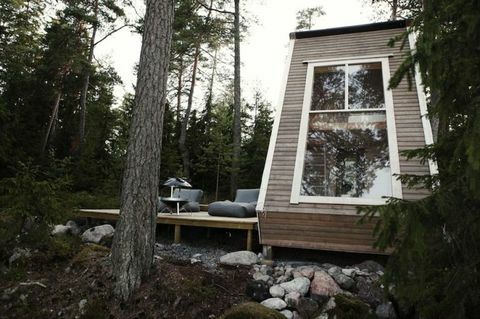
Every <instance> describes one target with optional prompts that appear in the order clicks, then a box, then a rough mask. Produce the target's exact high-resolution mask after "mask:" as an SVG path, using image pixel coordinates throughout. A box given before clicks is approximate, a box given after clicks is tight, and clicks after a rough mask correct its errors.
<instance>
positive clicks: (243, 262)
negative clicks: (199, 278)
mask: <svg viewBox="0 0 480 319" xmlns="http://www.w3.org/2000/svg"><path fill="white" fill-rule="evenodd" d="M257 262H258V256H257V255H256V254H255V253H253V252H251V251H248V250H241V251H235V252H233V253H229V254H226V255H223V256H222V257H220V263H221V264H223V265H228V266H251V265H253V264H256V263H257Z"/></svg>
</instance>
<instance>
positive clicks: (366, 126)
mask: <svg viewBox="0 0 480 319" xmlns="http://www.w3.org/2000/svg"><path fill="white" fill-rule="evenodd" d="M306 148H307V149H306V152H305V163H304V171H303V176H302V187H301V190H300V195H303V196H329V197H360V198H380V197H381V196H391V195H392V185H391V173H390V162H389V155H388V140H387V126H386V117H385V112H355V113H353V112H348V113H343V112H342V113H317V114H310V120H309V130H308V136H307V146H306Z"/></svg>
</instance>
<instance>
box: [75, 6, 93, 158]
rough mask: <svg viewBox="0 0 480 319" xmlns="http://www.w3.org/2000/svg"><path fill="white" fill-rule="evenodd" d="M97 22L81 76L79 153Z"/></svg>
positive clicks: (80, 151)
mask: <svg viewBox="0 0 480 319" xmlns="http://www.w3.org/2000/svg"><path fill="white" fill-rule="evenodd" d="M94 15H95V20H97V19H98V0H96V1H95V8H94ZM97 28H98V23H97V21H95V22H94V23H93V30H92V37H91V38H90V47H89V49H88V60H87V67H86V69H85V75H84V78H83V85H82V92H81V95H80V129H79V134H78V136H79V149H78V153H79V154H81V153H82V150H83V145H84V144H85V125H86V120H87V92H88V86H89V84H90V67H91V65H92V61H93V50H94V49H95V38H96V35H97Z"/></svg>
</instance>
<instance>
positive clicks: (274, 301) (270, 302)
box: [260, 298, 287, 310]
mask: <svg viewBox="0 0 480 319" xmlns="http://www.w3.org/2000/svg"><path fill="white" fill-rule="evenodd" d="M260 304H261V305H263V306H265V307H267V308H270V309H275V310H282V309H285V308H287V303H286V302H285V301H283V300H282V299H280V298H269V299H267V300H264V301H262V302H261V303H260Z"/></svg>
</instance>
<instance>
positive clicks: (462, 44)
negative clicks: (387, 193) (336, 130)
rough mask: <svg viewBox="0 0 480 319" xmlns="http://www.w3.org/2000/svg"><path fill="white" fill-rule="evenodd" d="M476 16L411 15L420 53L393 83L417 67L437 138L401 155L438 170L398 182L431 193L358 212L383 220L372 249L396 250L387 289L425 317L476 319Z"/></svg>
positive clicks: (479, 180)
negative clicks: (429, 163)
mask: <svg viewBox="0 0 480 319" xmlns="http://www.w3.org/2000/svg"><path fill="white" fill-rule="evenodd" d="M418 3H419V1H416V2H415V4H416V5H418ZM479 17H480V4H479V2H478V1H474V0H456V1H446V0H441V1H428V2H424V10H423V11H414V15H413V18H414V19H413V21H412V26H411V32H415V33H416V34H418V41H417V50H416V51H415V52H414V53H413V54H412V56H411V57H408V58H407V59H405V60H404V62H403V64H402V65H401V66H400V68H399V69H398V71H397V73H396V74H395V76H394V77H393V78H392V81H391V82H390V85H391V86H392V87H394V86H395V85H397V84H398V82H399V81H400V80H401V79H402V78H404V77H406V76H409V77H410V78H413V74H412V72H413V71H414V65H415V63H418V65H419V66H420V71H421V75H422V78H423V83H424V84H425V85H426V87H427V88H428V92H427V93H429V95H430V96H431V100H430V101H429V107H428V113H429V117H430V119H434V120H436V121H438V140H437V141H436V143H435V144H434V145H432V146H428V147H425V148H424V149H420V150H414V151H410V152H406V153H405V154H404V155H406V156H410V157H412V156H416V157H419V158H421V159H422V160H424V161H426V160H435V161H436V162H437V164H438V169H439V172H438V174H437V175H435V176H433V177H432V176H402V177H401V179H402V181H403V182H404V183H406V184H407V185H408V186H409V187H423V188H427V189H429V190H430V191H431V194H430V195H429V196H427V197H426V198H424V199H421V200H418V201H406V200H399V199H391V200H390V201H389V203H388V205H386V206H378V207H365V208H362V209H360V212H363V213H365V214H366V216H368V217H369V218H372V217H374V216H375V214H378V215H379V217H380V220H379V223H378V225H377V228H376V230H375V232H376V235H377V242H376V246H377V247H379V248H381V249H386V248H393V249H394V253H393V255H392V257H391V258H390V260H389V265H388V268H387V270H388V271H387V274H386V281H387V285H390V284H392V285H393V286H394V287H395V291H394V292H395V295H396V296H397V297H398V298H399V299H400V300H401V302H403V303H405V304H408V305H413V306H414V307H415V308H416V309H417V311H418V312H419V313H420V315H421V316H422V317H423V318H474V317H476V316H477V313H478V311H479V310H480V288H479V287H480V276H478V271H479V269H478V267H479V265H480V244H479V243H480V218H479V216H480V215H479V212H480V152H479V147H478V140H479V137H480V124H479V123H480V111H479V110H480V85H479V83H480V58H479V55H478V43H480V18H479ZM405 37H406V35H404V38H403V39H405Z"/></svg>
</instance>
